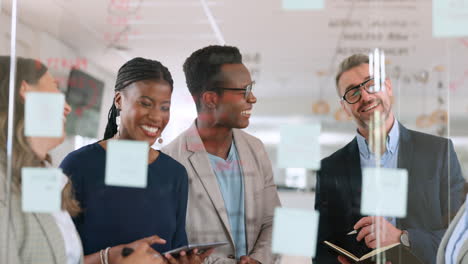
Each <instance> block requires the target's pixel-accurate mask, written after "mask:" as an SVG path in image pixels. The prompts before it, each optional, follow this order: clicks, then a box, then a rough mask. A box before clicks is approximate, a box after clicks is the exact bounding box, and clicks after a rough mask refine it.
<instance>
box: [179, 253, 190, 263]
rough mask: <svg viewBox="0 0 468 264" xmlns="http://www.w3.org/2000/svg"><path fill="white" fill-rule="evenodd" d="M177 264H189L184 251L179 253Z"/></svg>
mask: <svg viewBox="0 0 468 264" xmlns="http://www.w3.org/2000/svg"><path fill="white" fill-rule="evenodd" d="M179 263H181V264H188V263H189V259H188V256H187V253H186V252H185V251H181V252H180V254H179Z"/></svg>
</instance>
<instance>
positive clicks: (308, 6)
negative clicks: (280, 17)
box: [282, 0, 325, 10]
mask: <svg viewBox="0 0 468 264" xmlns="http://www.w3.org/2000/svg"><path fill="white" fill-rule="evenodd" d="M282 2H283V9H285V10H316V9H323V8H324V6H325V5H324V0H282Z"/></svg>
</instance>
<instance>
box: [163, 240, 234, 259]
mask: <svg viewBox="0 0 468 264" xmlns="http://www.w3.org/2000/svg"><path fill="white" fill-rule="evenodd" d="M227 244H229V242H227V241H224V242H214V243H200V244H188V245H187V246H183V247H179V248H175V249H172V250H169V251H166V252H164V253H163V255H166V254H168V253H169V254H171V255H173V256H177V255H179V253H180V252H181V251H185V252H187V253H188V252H189V251H192V250H194V249H198V252H199V253H203V252H205V251H208V250H210V249H212V248H217V247H220V246H224V245H227Z"/></svg>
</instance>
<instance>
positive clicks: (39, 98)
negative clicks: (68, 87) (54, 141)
mask: <svg viewBox="0 0 468 264" xmlns="http://www.w3.org/2000/svg"><path fill="white" fill-rule="evenodd" d="M64 104H65V97H64V95H63V94H62V93H46V92H28V93H26V99H25V113H24V114H25V116H24V122H25V125H24V134H25V135H26V136H29V137H61V136H62V135H63V126H64V124H63V122H64V121H63V118H64V117H63V108H64Z"/></svg>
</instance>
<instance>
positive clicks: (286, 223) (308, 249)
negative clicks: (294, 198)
mask: <svg viewBox="0 0 468 264" xmlns="http://www.w3.org/2000/svg"><path fill="white" fill-rule="evenodd" d="M318 222H319V213H318V212H317V211H312V210H303V209H294V208H279V207H278V208H276V209H275V218H274V220H273V244H272V251H273V253H276V254H284V255H289V256H304V257H314V256H315V250H316V247H317V231H318Z"/></svg>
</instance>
